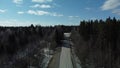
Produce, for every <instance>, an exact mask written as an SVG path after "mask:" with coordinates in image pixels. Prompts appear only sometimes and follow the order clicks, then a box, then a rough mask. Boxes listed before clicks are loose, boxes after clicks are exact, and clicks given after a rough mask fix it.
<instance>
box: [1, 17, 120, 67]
mask: <svg viewBox="0 0 120 68" xmlns="http://www.w3.org/2000/svg"><path fill="white" fill-rule="evenodd" d="M65 32H71V37H70V38H71V41H72V42H73V45H72V48H74V50H75V53H76V55H77V56H78V58H79V59H80V61H81V65H82V68H120V20H117V19H116V18H110V17H109V18H107V19H106V20H89V21H81V22H80V25H78V26H64V25H58V26H54V27H53V26H46V27H43V26H38V25H36V26H34V25H31V26H26V27H2V26H1V27H0V68H14V67H15V68H29V67H28V66H34V67H36V68H42V66H41V65H42V64H41V63H42V61H43V58H44V57H45V56H44V55H43V54H42V52H41V50H42V49H43V48H46V47H48V45H49V48H50V49H51V50H53V51H55V50H56V48H57V47H61V45H62V41H61V40H63V39H64V35H63V33H65ZM24 54H25V55H24ZM19 55H20V56H19ZM21 55H22V56H21ZM35 55H36V56H35Z"/></svg>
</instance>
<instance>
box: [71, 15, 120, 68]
mask: <svg viewBox="0 0 120 68" xmlns="http://www.w3.org/2000/svg"><path fill="white" fill-rule="evenodd" d="M71 38H72V41H73V42H74V47H75V50H76V54H77V55H78V57H79V59H80V61H81V63H82V67H83V68H120V20H117V19H116V18H115V17H114V18H110V17H109V18H107V19H106V20H102V19H101V20H89V21H81V23H80V26H79V27H78V30H76V31H75V30H73V31H72V35H71Z"/></svg>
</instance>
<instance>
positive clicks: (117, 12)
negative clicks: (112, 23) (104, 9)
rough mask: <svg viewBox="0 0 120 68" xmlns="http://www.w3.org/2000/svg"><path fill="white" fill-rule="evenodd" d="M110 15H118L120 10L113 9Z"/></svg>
mask: <svg viewBox="0 0 120 68" xmlns="http://www.w3.org/2000/svg"><path fill="white" fill-rule="evenodd" d="M112 13H115V14H118V15H120V9H115V10H113V11H112Z"/></svg>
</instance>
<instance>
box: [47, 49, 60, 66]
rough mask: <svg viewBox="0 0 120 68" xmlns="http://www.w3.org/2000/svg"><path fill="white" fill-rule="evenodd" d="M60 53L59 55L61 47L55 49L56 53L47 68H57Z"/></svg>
mask: <svg viewBox="0 0 120 68" xmlns="http://www.w3.org/2000/svg"><path fill="white" fill-rule="evenodd" d="M60 53H61V47H58V48H56V51H55V53H54V55H53V57H52V59H51V60H50V63H49V65H48V67H47V68H59V62H60Z"/></svg>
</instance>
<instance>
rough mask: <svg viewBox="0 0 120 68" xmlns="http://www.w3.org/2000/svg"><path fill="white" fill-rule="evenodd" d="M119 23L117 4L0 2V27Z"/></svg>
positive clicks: (112, 0)
mask: <svg viewBox="0 0 120 68" xmlns="http://www.w3.org/2000/svg"><path fill="white" fill-rule="evenodd" d="M109 16H110V17H116V18H117V19H120V0H0V26H29V25H31V24H34V25H42V26H51V25H79V24H80V21H82V20H95V19H104V20H105V19H106V18H107V17H109Z"/></svg>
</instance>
